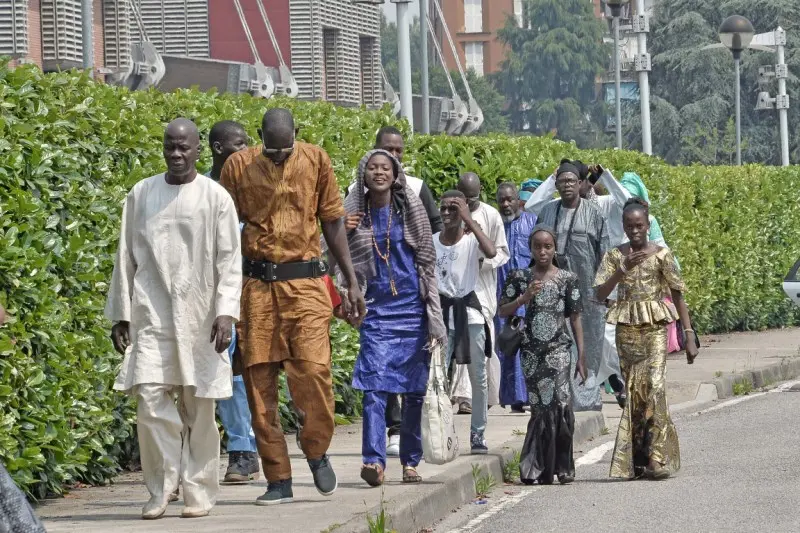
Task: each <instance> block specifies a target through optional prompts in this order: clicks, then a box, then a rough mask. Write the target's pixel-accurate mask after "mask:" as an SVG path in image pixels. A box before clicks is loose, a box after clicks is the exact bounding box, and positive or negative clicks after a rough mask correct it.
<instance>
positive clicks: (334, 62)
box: [322, 28, 342, 101]
mask: <svg viewBox="0 0 800 533" xmlns="http://www.w3.org/2000/svg"><path fill="white" fill-rule="evenodd" d="M338 51H339V30H335V29H333V28H322V77H323V81H322V84H323V85H322V89H323V91H324V92H323V95H322V97H323V98H324V99H326V100H332V101H337V100H338V99H339V89H340V87H339V75H340V73H341V70H342V65H341V64H340V62H339V54H338V53H337V52H338Z"/></svg>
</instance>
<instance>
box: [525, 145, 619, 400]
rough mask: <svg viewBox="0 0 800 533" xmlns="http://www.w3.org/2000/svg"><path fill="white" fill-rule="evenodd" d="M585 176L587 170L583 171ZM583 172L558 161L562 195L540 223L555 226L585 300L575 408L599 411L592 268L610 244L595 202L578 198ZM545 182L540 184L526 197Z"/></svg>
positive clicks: (599, 323) (598, 315)
mask: <svg viewBox="0 0 800 533" xmlns="http://www.w3.org/2000/svg"><path fill="white" fill-rule="evenodd" d="M584 175H585V174H584ZM584 175H582V173H581V170H580V163H579V164H578V165H576V164H575V163H573V162H570V161H566V160H565V161H562V163H561V165H560V166H559V167H558V170H556V172H555V179H554V182H555V186H556V189H557V190H558V193H559V195H560V196H561V198H560V199H559V200H555V201H552V202H548V203H547V204H545V205H544V207H542V208H541V211H540V213H539V223H542V224H545V225H547V226H550V227H552V228H555V231H556V256H557V258H558V263H559V265H558V266H559V267H560V268H563V269H565V270H569V271H570V272H572V273H574V274H575V275H577V276H578V283H579V285H580V289H581V298H582V300H583V308H584V314H583V331H584V342H583V343H584V346H585V350H586V363H587V371H588V373H589V379H588V380H587V381H586V383H585V384H584V385H578V382H575V383H574V389H575V398H574V402H575V410H576V411H589V410H599V409H600V408H601V407H602V404H601V402H600V388H599V384H598V383H597V380H596V379H595V376H596V375H597V371H598V368H599V366H600V361H601V358H602V353H603V341H604V332H605V307H604V306H603V304H602V303H600V302H596V301H595V300H594V291H593V290H592V286H593V284H594V277H595V273H596V272H597V268H598V267H599V266H600V261H601V260H602V258H603V254H604V253H605V251H606V250H607V249H608V247H609V237H608V226H607V224H606V221H605V218H604V217H603V213H602V212H601V211H600V209H599V207H598V206H597V205H596V204H595V203H593V202H590V201H586V200H584V199H582V198H581V195H580V192H581V189H582V188H583V186H584V182H585V179H584ZM543 187H544V185H542V186H541V187H539V189H537V191H536V193H534V195H533V196H532V197H531V199H530V200H529V201H528V205H526V208H527V207H528V206H529V205H531V203H532V201H533V200H534V197H535V196H536V194H537V193H538V192H539V190H541V189H542V188H543Z"/></svg>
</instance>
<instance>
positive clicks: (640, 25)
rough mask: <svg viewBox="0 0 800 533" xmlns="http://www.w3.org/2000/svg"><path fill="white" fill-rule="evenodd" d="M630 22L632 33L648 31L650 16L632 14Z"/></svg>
mask: <svg viewBox="0 0 800 533" xmlns="http://www.w3.org/2000/svg"><path fill="white" fill-rule="evenodd" d="M631 22H632V27H633V33H650V17H648V16H647V15H634V17H633V19H632V20H631Z"/></svg>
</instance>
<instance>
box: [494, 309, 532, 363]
mask: <svg viewBox="0 0 800 533" xmlns="http://www.w3.org/2000/svg"><path fill="white" fill-rule="evenodd" d="M524 327H525V319H524V318H523V317H521V316H512V317H511V318H509V319H508V320H507V321H506V323H505V325H504V326H503V330H502V331H501V332H500V334H499V335H497V350H498V351H499V352H500V353H502V354H503V355H505V356H507V357H513V356H514V355H516V354H517V352H518V351H519V347H520V346H521V345H522V329H523V328H524Z"/></svg>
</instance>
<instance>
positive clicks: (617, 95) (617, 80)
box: [614, 16, 622, 150]
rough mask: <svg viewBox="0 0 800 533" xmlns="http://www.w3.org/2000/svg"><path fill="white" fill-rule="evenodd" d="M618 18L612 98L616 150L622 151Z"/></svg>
mask: <svg viewBox="0 0 800 533" xmlns="http://www.w3.org/2000/svg"><path fill="white" fill-rule="evenodd" d="M619 63H620V61H619V16H615V17H614V71H615V72H614V75H615V77H614V87H615V93H614V98H615V99H616V105H617V123H616V126H617V148H618V149H619V150H622V95H621V94H620V85H621V84H620V64H619Z"/></svg>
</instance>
